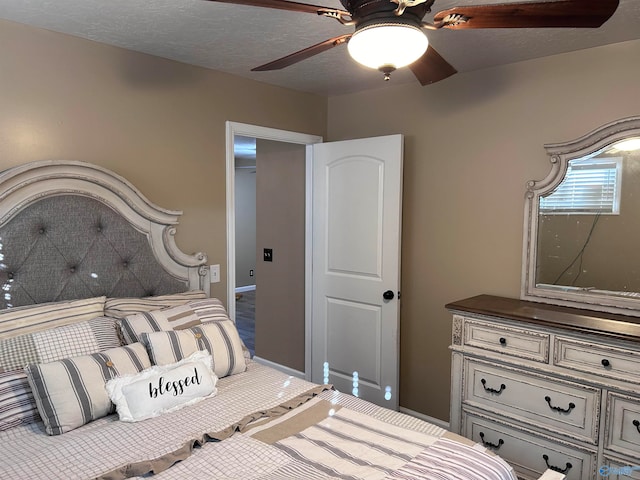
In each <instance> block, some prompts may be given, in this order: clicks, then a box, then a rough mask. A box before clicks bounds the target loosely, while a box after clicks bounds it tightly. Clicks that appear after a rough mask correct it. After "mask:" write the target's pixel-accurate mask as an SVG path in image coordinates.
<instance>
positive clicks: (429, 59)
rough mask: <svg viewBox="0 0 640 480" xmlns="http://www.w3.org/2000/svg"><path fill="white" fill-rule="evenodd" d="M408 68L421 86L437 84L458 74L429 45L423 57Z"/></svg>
mask: <svg viewBox="0 0 640 480" xmlns="http://www.w3.org/2000/svg"><path fill="white" fill-rule="evenodd" d="M409 68H410V69H411V71H412V72H413V74H414V75H415V76H416V78H417V79H418V81H419V82H420V83H421V84H422V85H429V84H431V83H435V82H439V81H440V80H444V79H445V78H447V77H450V76H451V75H453V74H455V73H458V71H457V70H456V69H455V68H453V67H452V66H451V64H449V62H447V61H446V60H445V59H444V58H442V57H441V56H440V54H439V53H438V52H436V51H435V50H434V49H433V47H431V45H429V48H427V51H426V52H425V53H424V55H422V56H421V57H420V58H419V59H418V60H416V61H415V62H413V63H412V64H411V65H409Z"/></svg>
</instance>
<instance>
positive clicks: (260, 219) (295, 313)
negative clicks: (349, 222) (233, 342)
mask: <svg viewBox="0 0 640 480" xmlns="http://www.w3.org/2000/svg"><path fill="white" fill-rule="evenodd" d="M305 163H306V162H305V146H304V145H298V144H293V143H282V142H273V141H270V140H263V139H257V141H256V166H257V175H256V219H257V221H256V260H257V262H256V355H257V356H258V357H261V358H264V359H266V360H269V361H271V362H275V363H278V364H280V365H284V366H286V367H289V368H292V369H294V370H297V371H299V372H304V360H305V337H304V335H305V329H304V315H305V285H304V281H305V272H304V268H305V180H306V179H305V171H306V170H305ZM265 248H270V249H272V251H273V258H272V261H271V262H266V261H264V260H263V250H264V249H265Z"/></svg>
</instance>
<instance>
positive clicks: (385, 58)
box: [347, 22, 429, 71]
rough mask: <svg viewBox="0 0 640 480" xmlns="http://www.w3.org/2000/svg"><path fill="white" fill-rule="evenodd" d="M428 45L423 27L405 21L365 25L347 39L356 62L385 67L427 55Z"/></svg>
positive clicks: (402, 65) (406, 63) (402, 64)
mask: <svg viewBox="0 0 640 480" xmlns="http://www.w3.org/2000/svg"><path fill="white" fill-rule="evenodd" d="M428 46H429V40H428V39H427V36H426V35H425V34H424V32H423V31H422V30H421V29H420V28H418V27H416V26H414V25H411V24H407V23H402V22H397V23H374V24H371V25H367V26H364V27H362V28H359V29H358V30H357V31H356V32H355V33H354V34H353V36H352V37H351V39H350V40H349V43H347V49H348V50H349V54H350V55H351V57H352V58H353V59H354V60H355V61H356V62H358V63H360V64H362V65H364V66H365V67H369V68H374V69H376V70H381V71H382V70H384V69H387V70H388V69H391V70H395V69H396V68H401V67H406V66H407V65H409V64H411V63H413V62H415V61H416V60H417V59H419V58H420V57H421V56H422V55H424V52H426V51H427V47H428Z"/></svg>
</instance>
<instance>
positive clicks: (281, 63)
mask: <svg viewBox="0 0 640 480" xmlns="http://www.w3.org/2000/svg"><path fill="white" fill-rule="evenodd" d="M351 35H353V34H351V33H348V34H346V35H340V36H339V37H333V38H330V39H329V40H325V41H324V42H320V43H316V44H315V45H312V46H310V47H307V48H305V49H304V50H299V51H297V52H295V53H292V54H291V55H287V56H286V57H282V58H279V59H278V60H274V61H273V62H269V63H265V64H264V65H260V66H259V67H256V68H252V69H251V71H252V72H264V71H267V70H280V69H281V68H285V67H288V66H290V65H293V64H294V63H298V62H301V61H302V60H306V59H307V58H310V57H313V56H314V55H318V54H319V53H322V52H326V51H327V50H330V49H332V48H333V47H337V46H338V45H342V44H343V43H347V41H348V40H349V39H350V38H351Z"/></svg>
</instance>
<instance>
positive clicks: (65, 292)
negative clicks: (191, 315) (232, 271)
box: [0, 161, 210, 308]
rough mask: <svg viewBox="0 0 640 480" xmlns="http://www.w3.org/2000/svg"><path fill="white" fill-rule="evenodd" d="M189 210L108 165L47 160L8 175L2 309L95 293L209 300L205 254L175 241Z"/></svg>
mask: <svg viewBox="0 0 640 480" xmlns="http://www.w3.org/2000/svg"><path fill="white" fill-rule="evenodd" d="M180 215H182V212H181V211H174V210H166V209H163V208H160V207H158V206H157V205H154V204H153V203H151V202H150V201H149V200H148V199H147V198H145V197H144V195H142V193H141V192H140V191H139V190H138V189H137V188H135V187H134V186H133V185H132V184H131V183H129V182H128V181H127V180H125V179H124V178H122V177H121V176H119V175H117V174H115V173H114V172H111V171H109V170H107V169H105V168H102V167H99V166H96V165H92V164H89V163H84V162H75V161H41V162H33V163H28V164H24V165H20V166H17V167H14V168H11V169H9V170H5V171H4V172H1V173H0V285H2V288H3V292H2V294H0V297H4V298H0V308H7V307H16V306H20V305H26V304H32V303H43V302H47V301H57V300H69V299H74V298H84V297H92V296H101V295H106V296H111V297H125V296H126V297H140V296H148V295H161V294H167V293H176V292H179V291H186V290H195V289H200V290H204V291H205V292H207V294H209V288H210V283H209V269H208V268H207V267H206V263H207V256H206V255H205V254H204V253H196V254H193V255H189V254H186V253H183V252H182V251H181V250H180V249H178V247H177V246H176V243H175V238H174V236H175V233H176V225H177V224H178V219H179V217H180Z"/></svg>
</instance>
